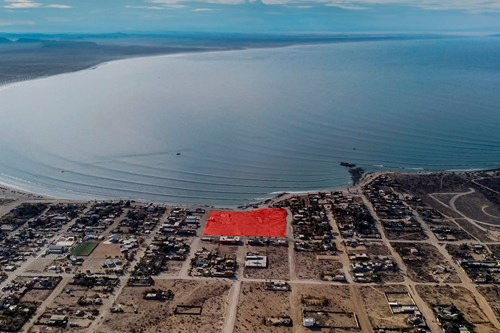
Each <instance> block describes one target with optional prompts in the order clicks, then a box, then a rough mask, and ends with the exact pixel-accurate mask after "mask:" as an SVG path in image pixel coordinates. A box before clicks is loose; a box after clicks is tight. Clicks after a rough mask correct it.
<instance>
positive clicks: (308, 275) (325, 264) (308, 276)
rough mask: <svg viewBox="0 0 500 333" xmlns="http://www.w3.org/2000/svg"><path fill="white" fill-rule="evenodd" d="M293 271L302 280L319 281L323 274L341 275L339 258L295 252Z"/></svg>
mask: <svg viewBox="0 0 500 333" xmlns="http://www.w3.org/2000/svg"><path fill="white" fill-rule="evenodd" d="M295 270H296V272H297V277H298V278H299V279H302V280H321V279H322V277H323V275H325V274H333V275H336V274H343V273H344V271H343V270H342V263H341V262H340V257H339V256H333V255H332V256H318V255H317V254H316V253H311V252H295Z"/></svg>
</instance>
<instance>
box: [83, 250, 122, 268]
mask: <svg viewBox="0 0 500 333" xmlns="http://www.w3.org/2000/svg"><path fill="white" fill-rule="evenodd" d="M106 259H121V260H123V262H124V263H125V257H124V256H123V254H122V253H121V252H120V244H105V243H100V244H99V245H98V246H97V247H96V248H95V249H94V251H92V253H91V254H90V256H88V257H87V258H86V259H85V261H84V262H83V265H82V267H81V271H83V272H86V271H90V272H92V273H97V272H104V269H103V268H102V264H103V263H104V262H105V261H106Z"/></svg>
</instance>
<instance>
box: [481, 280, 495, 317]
mask: <svg viewBox="0 0 500 333" xmlns="http://www.w3.org/2000/svg"><path fill="white" fill-rule="evenodd" d="M477 290H478V291H479V292H480V293H481V294H482V295H483V296H484V298H485V299H486V301H487V302H488V303H489V304H490V306H491V309H492V310H493V312H495V315H496V316H497V318H498V320H500V286H496V285H492V286H479V287H477Z"/></svg>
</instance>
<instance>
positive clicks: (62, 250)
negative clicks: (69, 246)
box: [47, 245, 66, 254]
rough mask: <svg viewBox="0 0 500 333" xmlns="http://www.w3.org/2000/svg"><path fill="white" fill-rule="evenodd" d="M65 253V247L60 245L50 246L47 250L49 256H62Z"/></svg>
mask: <svg viewBox="0 0 500 333" xmlns="http://www.w3.org/2000/svg"><path fill="white" fill-rule="evenodd" d="M65 252H66V247H65V246H62V245H51V246H50V247H49V249H48V250H47V253H51V254H63V253H65Z"/></svg>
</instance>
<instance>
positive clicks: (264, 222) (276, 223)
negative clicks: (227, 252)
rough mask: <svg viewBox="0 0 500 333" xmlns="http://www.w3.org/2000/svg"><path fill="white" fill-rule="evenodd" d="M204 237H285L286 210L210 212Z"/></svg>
mask: <svg viewBox="0 0 500 333" xmlns="http://www.w3.org/2000/svg"><path fill="white" fill-rule="evenodd" d="M204 235H205V236H247V237H282V238H285V237H286V210H285V209H259V210H254V211H251V212H211V213H210V217H209V218H208V223H207V227H206V228H205V232H204Z"/></svg>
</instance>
